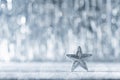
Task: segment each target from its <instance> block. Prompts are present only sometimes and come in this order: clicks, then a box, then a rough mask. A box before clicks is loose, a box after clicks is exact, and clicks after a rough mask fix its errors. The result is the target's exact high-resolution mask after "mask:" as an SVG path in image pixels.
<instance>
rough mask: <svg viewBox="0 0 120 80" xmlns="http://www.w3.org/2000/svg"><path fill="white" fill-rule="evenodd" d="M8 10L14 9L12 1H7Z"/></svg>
mask: <svg viewBox="0 0 120 80" xmlns="http://www.w3.org/2000/svg"><path fill="white" fill-rule="evenodd" d="M7 8H8V10H11V9H12V0H7Z"/></svg>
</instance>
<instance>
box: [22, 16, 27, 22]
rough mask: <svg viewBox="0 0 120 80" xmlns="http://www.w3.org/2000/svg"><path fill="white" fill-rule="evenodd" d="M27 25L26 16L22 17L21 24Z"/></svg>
mask: <svg viewBox="0 0 120 80" xmlns="http://www.w3.org/2000/svg"><path fill="white" fill-rule="evenodd" d="M25 23H26V18H25V16H22V17H21V24H25Z"/></svg>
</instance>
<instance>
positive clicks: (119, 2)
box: [0, 0, 120, 62]
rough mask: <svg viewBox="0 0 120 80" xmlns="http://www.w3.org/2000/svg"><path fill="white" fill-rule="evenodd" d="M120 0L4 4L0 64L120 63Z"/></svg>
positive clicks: (5, 0) (9, 0) (13, 0)
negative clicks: (83, 58)
mask: <svg viewBox="0 0 120 80" xmlns="http://www.w3.org/2000/svg"><path fill="white" fill-rule="evenodd" d="M119 36H120V0H0V62H12V61H19V62H26V61H28V62H29V61H30V62H31V61H67V59H66V57H65V54H68V53H75V51H76V49H77V46H79V45H80V46H81V47H82V50H83V52H85V53H91V54H92V55H93V56H92V57H91V58H90V61H93V62H95V61H104V62H105V61H108V62H109V61H120V58H119V57H120V50H119V48H120V38H119Z"/></svg>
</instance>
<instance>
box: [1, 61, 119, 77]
mask: <svg viewBox="0 0 120 80" xmlns="http://www.w3.org/2000/svg"><path fill="white" fill-rule="evenodd" d="M87 65H88V69H89V71H88V72H87V71H85V70H84V69H82V68H81V67H78V68H77V69H76V70H75V71H74V72H71V66H72V62H65V63H48V62H47V63H0V79H6V78H7V79H120V64H119V63H90V62H88V63H87Z"/></svg>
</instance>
